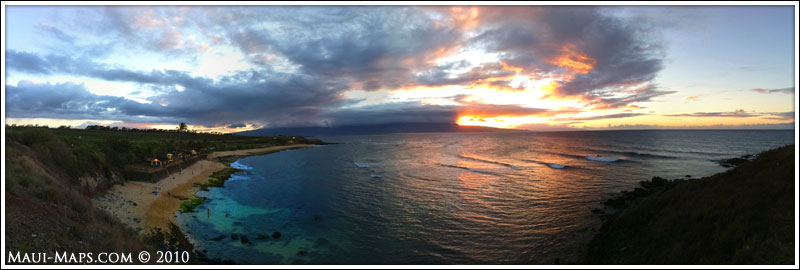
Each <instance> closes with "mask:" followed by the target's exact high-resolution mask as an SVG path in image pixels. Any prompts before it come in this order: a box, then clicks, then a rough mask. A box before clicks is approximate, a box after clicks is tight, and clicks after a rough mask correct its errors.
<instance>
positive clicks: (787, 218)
mask: <svg viewBox="0 0 800 270" xmlns="http://www.w3.org/2000/svg"><path fill="white" fill-rule="evenodd" d="M795 158H796V157H795V155H794V145H790V146H785V147H781V148H777V149H773V150H770V151H766V152H764V153H762V154H760V155H759V156H758V158H756V159H754V160H752V161H748V162H745V163H742V164H740V165H739V166H737V167H735V168H733V169H731V170H728V171H726V172H723V173H719V174H716V175H713V176H710V177H704V178H701V179H691V180H672V181H667V180H665V179H661V178H654V179H653V180H652V181H649V182H642V187H641V188H638V189H637V190H636V191H633V192H626V193H624V194H623V195H622V196H620V197H618V198H616V199H611V200H609V201H608V202H607V203H606V204H607V205H609V206H615V207H616V208H621V209H622V210H621V211H619V212H616V213H615V214H613V215H606V216H605V218H606V219H607V220H606V222H605V224H604V225H603V227H602V228H601V229H600V231H599V232H598V234H597V235H595V237H594V239H592V241H591V243H590V245H589V248H588V251H587V256H586V263H588V264H793V263H794V255H795V254H794V250H795V248H794V247H795V246H796V245H797V243H794V236H795V235H794V218H795V214H796V211H795V207H796V205H795V204H794V203H795V201H794V192H795V190H796V188H797V186H796V184H795V180H794V160H795ZM598 212H599V211H598Z"/></svg>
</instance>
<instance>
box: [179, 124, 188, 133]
mask: <svg viewBox="0 0 800 270" xmlns="http://www.w3.org/2000/svg"><path fill="white" fill-rule="evenodd" d="M187 129H188V127H187V126H186V123H184V122H181V124H180V125H178V131H180V132H186V130H187Z"/></svg>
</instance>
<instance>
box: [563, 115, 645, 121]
mask: <svg viewBox="0 0 800 270" xmlns="http://www.w3.org/2000/svg"><path fill="white" fill-rule="evenodd" d="M642 115H648V114H646V113H615V114H607V115H597V116H587V117H567V118H558V119H553V120H554V121H559V122H560V121H589V120H600V119H613V118H628V117H636V116H642ZM578 123H580V122H578Z"/></svg>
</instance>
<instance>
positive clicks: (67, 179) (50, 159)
mask: <svg viewBox="0 0 800 270" xmlns="http://www.w3.org/2000/svg"><path fill="white" fill-rule="evenodd" d="M63 144H64V143H63V141H60V140H51V141H48V142H47V143H46V144H39V143H34V144H31V145H30V146H28V145H26V144H23V143H21V142H19V141H17V140H15V139H14V138H8V137H7V138H6V149H4V150H5V157H6V163H5V164H4V166H5V167H6V175H5V176H6V178H5V179H6V180H5V185H6V192H5V194H4V196H3V198H4V200H5V203H6V208H5V210H6V216H5V225H6V232H5V237H6V240H5V241H6V250H4V252H17V251H19V252H48V253H50V254H51V255H52V252H56V251H58V252H64V251H67V252H94V253H98V252H137V253H138V252H139V251H143V250H150V249H148V248H146V247H147V245H145V244H144V243H143V242H142V240H141V239H140V238H139V236H138V235H137V234H136V233H135V232H133V231H132V230H130V229H128V228H125V227H124V226H123V225H122V224H121V223H120V222H119V221H118V220H116V219H115V218H114V217H112V216H110V215H108V214H107V213H105V212H103V211H102V210H99V209H96V208H95V207H94V206H93V205H92V203H91V201H90V200H89V199H88V198H87V197H85V190H86V189H89V190H91V188H97V187H107V186H110V185H112V184H114V183H116V182H118V181H121V178H119V177H118V176H116V173H115V172H109V173H110V177H107V176H106V174H105V173H104V172H102V171H99V172H87V173H86V175H88V176H82V177H74V176H70V174H69V173H68V172H66V171H65V170H64V169H62V168H61V167H60V166H58V165H57V164H59V163H58V160H59V159H63V158H69V156H53V154H57V155H71V153H69V152H63V153H59V152H58V151H60V150H58V149H62V148H64V147H68V146H65V145H63ZM54 149H55V150H54ZM6 254H7V253H6Z"/></svg>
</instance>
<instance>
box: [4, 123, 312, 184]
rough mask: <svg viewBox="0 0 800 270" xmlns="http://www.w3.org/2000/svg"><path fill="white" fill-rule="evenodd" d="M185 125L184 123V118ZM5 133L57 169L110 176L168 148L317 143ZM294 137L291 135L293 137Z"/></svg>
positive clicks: (61, 131) (126, 133)
mask: <svg viewBox="0 0 800 270" xmlns="http://www.w3.org/2000/svg"><path fill="white" fill-rule="evenodd" d="M184 126H185V124H184ZM6 137H7V138H9V139H12V140H15V141H18V142H20V143H22V144H24V145H26V146H28V147H30V148H32V149H33V150H34V151H35V152H36V155H37V157H38V158H39V159H40V160H42V161H44V162H45V163H48V164H47V165H52V166H56V167H59V168H61V169H63V170H64V171H65V172H66V173H67V174H68V175H69V176H70V177H73V178H77V177H80V176H85V175H86V174H87V173H88V172H99V173H101V174H102V175H105V176H107V177H111V175H112V174H113V171H119V170H121V169H122V168H123V167H124V166H125V165H130V164H141V165H144V164H147V161H148V158H153V157H156V158H161V157H163V156H164V155H165V154H166V153H169V152H177V151H181V152H189V151H191V150H197V151H199V152H201V153H203V152H205V153H208V152H213V151H227V150H240V149H249V148H260V147H268V146H273V145H288V144H291V143H297V144H300V143H308V144H318V143H321V141H319V140H315V139H306V138H303V137H290V136H269V137H252V136H240V135H229V134H226V135H219V134H208V133H191V132H177V131H172V132H168V131H160V132H159V131H130V130H121V129H116V130H110V129H109V130H103V129H88V130H79V129H68V128H58V129H51V128H44V127H26V126H6ZM293 138H294V139H293Z"/></svg>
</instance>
